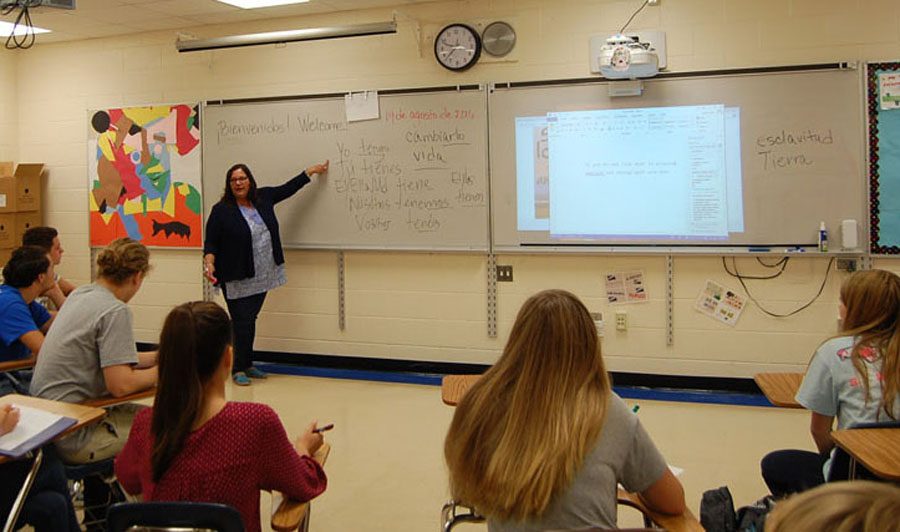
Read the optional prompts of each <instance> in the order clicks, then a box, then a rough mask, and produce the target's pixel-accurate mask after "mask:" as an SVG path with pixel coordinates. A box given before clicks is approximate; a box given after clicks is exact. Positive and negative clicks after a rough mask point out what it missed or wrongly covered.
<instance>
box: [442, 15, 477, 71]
mask: <svg viewBox="0 0 900 532" xmlns="http://www.w3.org/2000/svg"><path fill="white" fill-rule="evenodd" d="M480 56H481V37H479V36H478V33H477V32H476V31H475V30H473V29H472V28H470V27H469V26H466V25H465V24H451V25H449V26H447V27H446V28H444V29H442V30H441V31H440V32H439V33H438V34H437V37H435V39H434V57H435V58H436V59H437V62H438V63H440V65H441V66H442V67H444V68H447V69H450V70H456V71H459V70H465V69H467V68H469V67H470V66H472V65H474V64H475V63H476V62H477V61H478V58H479V57H480Z"/></svg>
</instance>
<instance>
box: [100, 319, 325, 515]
mask: <svg viewBox="0 0 900 532" xmlns="http://www.w3.org/2000/svg"><path fill="white" fill-rule="evenodd" d="M231 365H232V349H231V322H230V320H229V319H228V315H227V314H226V313H225V311H224V310H223V309H222V307H220V306H218V305H216V304H215V303H211V302H200V301H197V302H193V303H185V304H183V305H179V306H178V307H175V308H174V309H173V310H172V311H171V312H170V313H169V315H168V316H167V317H166V321H165V324H164V325H163V330H162V333H161V334H160V341H159V387H158V388H157V391H156V401H155V403H154V407H153V408H152V409H150V408H148V409H145V410H144V411H142V412H140V413H139V414H138V416H137V417H136V418H135V420H134V425H133V426H132V429H131V434H130V435H129V437H128V442H127V443H126V444H125V448H124V449H123V450H122V452H121V453H120V454H119V456H118V457H117V458H116V475H117V476H118V478H119V482H120V483H121V484H122V486H123V487H124V488H125V490H126V491H127V492H129V493H131V494H143V498H144V500H145V501H195V502H217V503H223V504H228V505H230V506H233V507H234V508H236V509H237V510H238V511H239V512H240V513H241V516H242V517H243V520H244V527H245V528H246V530H248V531H257V530H260V523H259V491H260V490H278V491H281V492H282V493H284V494H285V495H286V496H287V497H290V498H292V499H297V500H300V501H308V500H310V499H312V498H314V497H316V496H317V495H319V494H320V493H322V492H323V491H325V485H326V478H325V472H324V471H323V470H322V468H321V466H320V465H319V464H318V463H316V462H315V461H314V460H313V459H312V458H311V456H312V455H313V453H315V452H316V450H317V449H318V448H319V447H320V446H321V445H322V443H323V438H322V435H321V434H318V433H315V432H313V429H315V427H316V423H315V422H313V423H312V424H310V425H309V426H308V427H307V428H306V431H305V432H304V433H303V434H302V435H301V436H300V437H299V438H297V440H296V441H295V442H294V443H293V444H291V442H290V440H289V439H288V436H287V433H286V432H285V430H284V426H283V425H282V424H281V421H280V420H279V419H278V415H277V414H276V413H275V412H274V411H273V410H272V409H271V408H269V407H268V406H266V405H262V404H256V403H237V402H228V401H226V400H225V382H226V381H227V380H228V379H229V378H230V376H231Z"/></svg>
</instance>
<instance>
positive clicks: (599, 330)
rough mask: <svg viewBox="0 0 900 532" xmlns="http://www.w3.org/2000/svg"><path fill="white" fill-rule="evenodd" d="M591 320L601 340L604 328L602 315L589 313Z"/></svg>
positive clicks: (600, 313)
mask: <svg viewBox="0 0 900 532" xmlns="http://www.w3.org/2000/svg"><path fill="white" fill-rule="evenodd" d="M591 319H593V320H594V326H595V327H597V336H599V337H600V338H603V330H604V329H605V328H606V326H605V325H604V323H603V313H602V312H591Z"/></svg>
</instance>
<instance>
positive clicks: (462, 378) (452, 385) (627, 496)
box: [441, 375, 802, 532]
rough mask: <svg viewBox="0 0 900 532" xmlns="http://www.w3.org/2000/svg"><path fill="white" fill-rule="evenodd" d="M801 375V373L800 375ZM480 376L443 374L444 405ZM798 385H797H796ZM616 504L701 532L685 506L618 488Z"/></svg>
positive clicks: (648, 520) (667, 524)
mask: <svg viewBox="0 0 900 532" xmlns="http://www.w3.org/2000/svg"><path fill="white" fill-rule="evenodd" d="M801 377H802V375H801ZM480 378H481V375H445V376H444V378H443V379H441V400H443V401H444V404H445V405H449V406H456V405H458V404H459V401H460V399H462V397H463V396H464V395H465V394H466V392H467V391H468V390H469V388H470V387H471V386H472V385H473V384H475V382H477V381H478V379H480ZM798 386H799V385H798ZM617 502H618V504H623V505H625V506H630V507H632V508H634V509H636V510H638V511H640V512H641V513H642V514H644V523H645V524H646V525H647V526H649V525H650V524H651V523H656V524H657V525H659V526H661V527H663V528H664V529H666V530H672V531H676V532H679V531H684V532H702V531H703V527H702V526H701V525H700V521H698V520H697V518H696V517H695V516H694V514H693V513H691V511H690V510H689V509H687V508H685V510H684V513H683V514H681V515H665V514H662V513H659V512H656V511H653V510H651V509H650V508H648V507H647V505H645V504H644V502H643V501H642V500H641V499H640V497H638V495H637V494H636V493H629V492H627V491H625V490H623V489H619V493H618V495H617Z"/></svg>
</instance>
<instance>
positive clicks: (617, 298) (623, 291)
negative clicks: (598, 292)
mask: <svg viewBox="0 0 900 532" xmlns="http://www.w3.org/2000/svg"><path fill="white" fill-rule="evenodd" d="M606 301H607V302H608V303H610V304H617V303H643V302H646V301H647V291H646V290H645V289H644V272H642V271H639V270H635V271H631V272H610V273H608V274H606Z"/></svg>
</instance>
